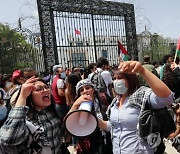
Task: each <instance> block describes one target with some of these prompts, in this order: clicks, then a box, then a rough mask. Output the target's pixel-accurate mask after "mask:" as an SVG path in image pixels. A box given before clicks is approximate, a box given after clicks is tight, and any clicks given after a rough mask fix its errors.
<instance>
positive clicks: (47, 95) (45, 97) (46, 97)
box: [43, 94, 50, 102]
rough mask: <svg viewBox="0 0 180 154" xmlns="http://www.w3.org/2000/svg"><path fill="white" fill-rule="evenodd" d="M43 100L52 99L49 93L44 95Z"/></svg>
mask: <svg viewBox="0 0 180 154" xmlns="http://www.w3.org/2000/svg"><path fill="white" fill-rule="evenodd" d="M43 100H44V101H46V102H48V101H50V97H49V94H46V95H44V96H43Z"/></svg>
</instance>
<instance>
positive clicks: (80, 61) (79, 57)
mask: <svg viewBox="0 0 180 154" xmlns="http://www.w3.org/2000/svg"><path fill="white" fill-rule="evenodd" d="M71 56H72V64H73V66H74V67H79V66H85V65H86V63H85V62H86V57H85V53H72V54H71Z"/></svg>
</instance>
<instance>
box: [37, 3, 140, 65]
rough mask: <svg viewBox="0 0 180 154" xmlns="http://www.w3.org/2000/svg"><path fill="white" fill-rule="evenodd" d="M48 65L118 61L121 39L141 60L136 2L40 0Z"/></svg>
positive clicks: (39, 7)
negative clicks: (102, 60) (136, 21)
mask: <svg viewBox="0 0 180 154" xmlns="http://www.w3.org/2000/svg"><path fill="white" fill-rule="evenodd" d="M37 3H38V11H39V19H40V27H41V35H42V47H43V53H44V57H45V61H44V62H45V67H46V68H47V67H50V66H52V65H54V64H62V66H63V67H73V66H87V65H88V64H89V63H90V62H96V60H97V58H99V57H101V56H103V57H107V59H108V60H109V62H110V65H113V64H117V63H118V40H119V41H120V42H121V43H122V44H123V45H124V46H125V47H126V48H127V50H128V52H129V55H130V56H131V57H132V58H133V59H136V60H137V57H138V53H137V43H136V28H135V16H134V6H133V4H127V3H119V2H109V1H102V0H37Z"/></svg>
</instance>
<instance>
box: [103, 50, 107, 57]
mask: <svg viewBox="0 0 180 154" xmlns="http://www.w3.org/2000/svg"><path fill="white" fill-rule="evenodd" d="M107 52H108V51H107V50H102V57H106V58H107Z"/></svg>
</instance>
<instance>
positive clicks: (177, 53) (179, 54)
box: [174, 38, 180, 62]
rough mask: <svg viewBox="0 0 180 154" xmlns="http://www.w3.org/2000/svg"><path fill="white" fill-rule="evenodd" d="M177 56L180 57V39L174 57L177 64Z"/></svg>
mask: <svg viewBox="0 0 180 154" xmlns="http://www.w3.org/2000/svg"><path fill="white" fill-rule="evenodd" d="M177 56H180V38H179V40H178V44H177V47H176V53H175V57H174V62H176V58H177Z"/></svg>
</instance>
